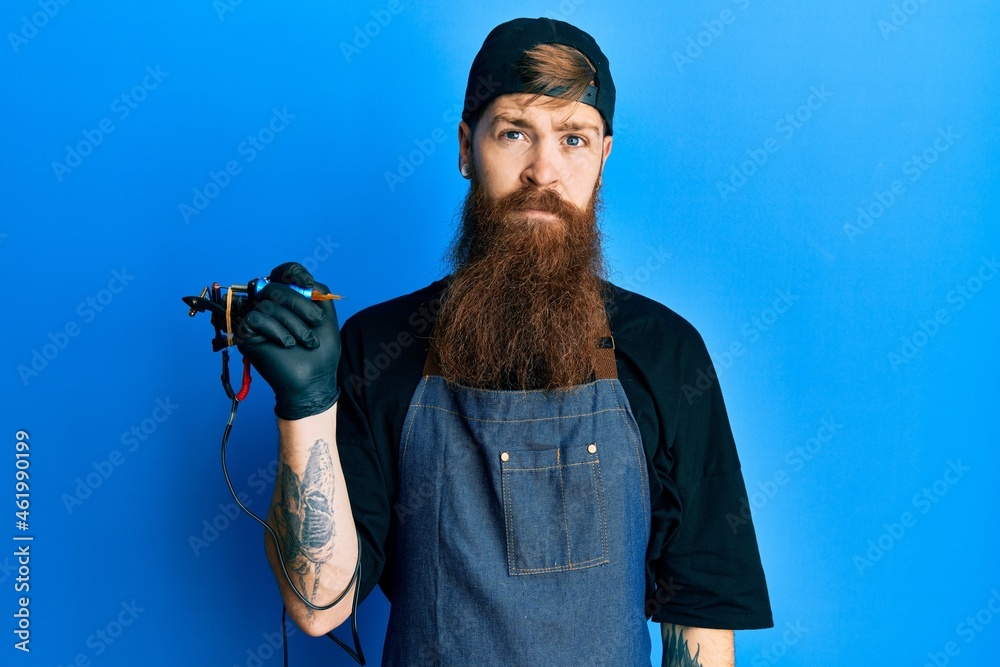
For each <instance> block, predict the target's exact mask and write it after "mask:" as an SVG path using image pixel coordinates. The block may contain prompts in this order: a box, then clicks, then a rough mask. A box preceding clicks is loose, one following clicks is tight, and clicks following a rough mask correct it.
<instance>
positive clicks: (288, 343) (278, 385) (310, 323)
mask: <svg viewBox="0 0 1000 667" xmlns="http://www.w3.org/2000/svg"><path fill="white" fill-rule="evenodd" d="M268 279H269V280H270V283H269V284H268V285H267V286H266V287H264V289H262V290H261V291H260V292H259V293H258V297H257V303H256V304H255V305H254V307H253V310H251V311H250V312H249V313H247V315H246V316H245V317H244V318H243V321H242V322H241V323H240V325H239V327H237V329H236V345H237V347H238V348H239V350H240V352H242V353H243V356H244V357H246V358H247V359H249V360H250V363H251V364H252V365H253V367H254V368H256V369H257V372H258V373H260V376H261V377H262V378H264V380H265V381H267V383H268V384H269V385H271V389H273V390H274V399H275V405H274V413H275V414H276V415H278V417H280V418H282V419H302V418H303V417H308V416H310V415H316V414H319V413H321V412H323V411H325V410H326V409H327V408H329V407H330V406H331V405H333V404H334V403H335V402H336V401H337V399H338V398H339V397H340V389H339V388H338V387H337V362H338V361H340V328H339V326H338V324H337V313H336V311H335V310H334V309H333V302H332V301H312V300H311V299H308V298H306V297H304V296H302V295H301V294H299V293H298V292H296V291H295V290H293V289H291V288H289V287H286V285H291V284H294V285H298V286H300V287H306V288H309V287H311V288H314V289H318V290H319V291H320V292H327V293H328V292H329V291H330V290H329V289H328V288H327V286H326V285H324V284H323V283H317V282H316V281H315V280H314V279H313V277H312V275H310V274H309V271H308V270H306V268H305V267H304V266H302V265H301V264H297V263H295V262H288V263H285V264H282V265H281V266H278V267H277V268H275V269H274V271H272V272H271V275H270V276H268Z"/></svg>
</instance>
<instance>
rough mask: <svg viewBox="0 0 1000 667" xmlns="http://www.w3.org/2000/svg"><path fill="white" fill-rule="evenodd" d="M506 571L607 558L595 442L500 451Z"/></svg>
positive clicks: (557, 568)
mask: <svg viewBox="0 0 1000 667" xmlns="http://www.w3.org/2000/svg"><path fill="white" fill-rule="evenodd" d="M500 470H501V483H502V486H503V506H504V527H505V531H506V540H507V570H508V572H509V573H510V574H512V575H521V574H543V573H546V572H564V571H567V570H579V569H582V568H587V567H594V566H595V565H603V564H604V563H607V562H608V531H607V511H606V508H605V501H604V483H603V481H602V479H601V460H600V458H599V456H598V450H597V445H596V443H589V444H585V445H574V446H570V447H554V448H548V449H534V450H516V451H505V452H502V453H501V454H500Z"/></svg>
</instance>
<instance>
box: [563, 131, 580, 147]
mask: <svg viewBox="0 0 1000 667" xmlns="http://www.w3.org/2000/svg"><path fill="white" fill-rule="evenodd" d="M566 142H567V143H568V144H569V145H570V146H573V147H576V146H582V145H583V138H582V137H578V136H576V135H575V134H574V135H570V136H568V137H566Z"/></svg>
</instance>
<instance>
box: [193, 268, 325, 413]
mask: <svg viewBox="0 0 1000 667" xmlns="http://www.w3.org/2000/svg"><path fill="white" fill-rule="evenodd" d="M269 282H270V281H269V280H268V279H267V278H254V279H253V280H251V281H249V282H248V283H247V284H246V285H230V286H229V287H223V286H221V285H219V283H212V285H211V286H210V287H206V288H205V289H203V290H202V291H201V295H200V296H184V297H181V300H182V301H183V302H184V303H185V304H187V305H188V306H189V307H190V308H191V309H190V310H189V311H188V315H190V316H191V317H194V316H195V315H196V314H198V313H201V312H207V313H209V314H210V315H211V316H212V320H211V321H212V326H213V327H215V336H214V337H213V338H212V350H213V351H215V352H219V351H220V350H221V351H222V387H223V389H225V390H226V396H228V397H229V398H230V399H231V400H237V401H242V400H243V399H244V398H246V396H247V394H248V393H249V392H250V362H249V361H247V360H246V359H244V360H243V385H242V387H240V391H239V392H234V391H233V387H232V385H231V384H230V383H229V351H228V350H227V349H226V348H228V347H231V346H232V345H235V342H234V339H233V332H234V331H236V329H237V327H239V326H240V323H241V322H242V321H243V318H244V317H245V316H246V315H247V313H249V312H250V310H251V309H253V306H254V303H255V302H256V300H257V295H258V294H259V293H260V291H261V290H262V289H264V288H265V287H266V286H267V285H268V283H269ZM288 287H290V288H291V289H293V290H295V291H296V292H298V293H299V294H301V295H302V296H304V297H306V298H309V299H312V300H313V301H329V300H331V299H342V298H343V297H342V296H340V295H339V294H322V293H320V292H318V291H316V290H314V289H311V288H308V287H300V286H298V285H288Z"/></svg>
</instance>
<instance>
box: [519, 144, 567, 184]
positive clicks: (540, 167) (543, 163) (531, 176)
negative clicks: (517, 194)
mask: <svg viewBox="0 0 1000 667" xmlns="http://www.w3.org/2000/svg"><path fill="white" fill-rule="evenodd" d="M558 160H559V154H558V148H557V147H556V146H552V145H550V144H549V143H548V142H541V141H539V142H537V143H535V145H533V146H532V147H531V148H530V149H529V154H528V163H527V165H525V167H524V171H522V172H521V182H522V183H524V184H525V185H532V186H534V187H536V188H551V189H557V188H555V186H556V185H557V184H558V182H559V163H558Z"/></svg>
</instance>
